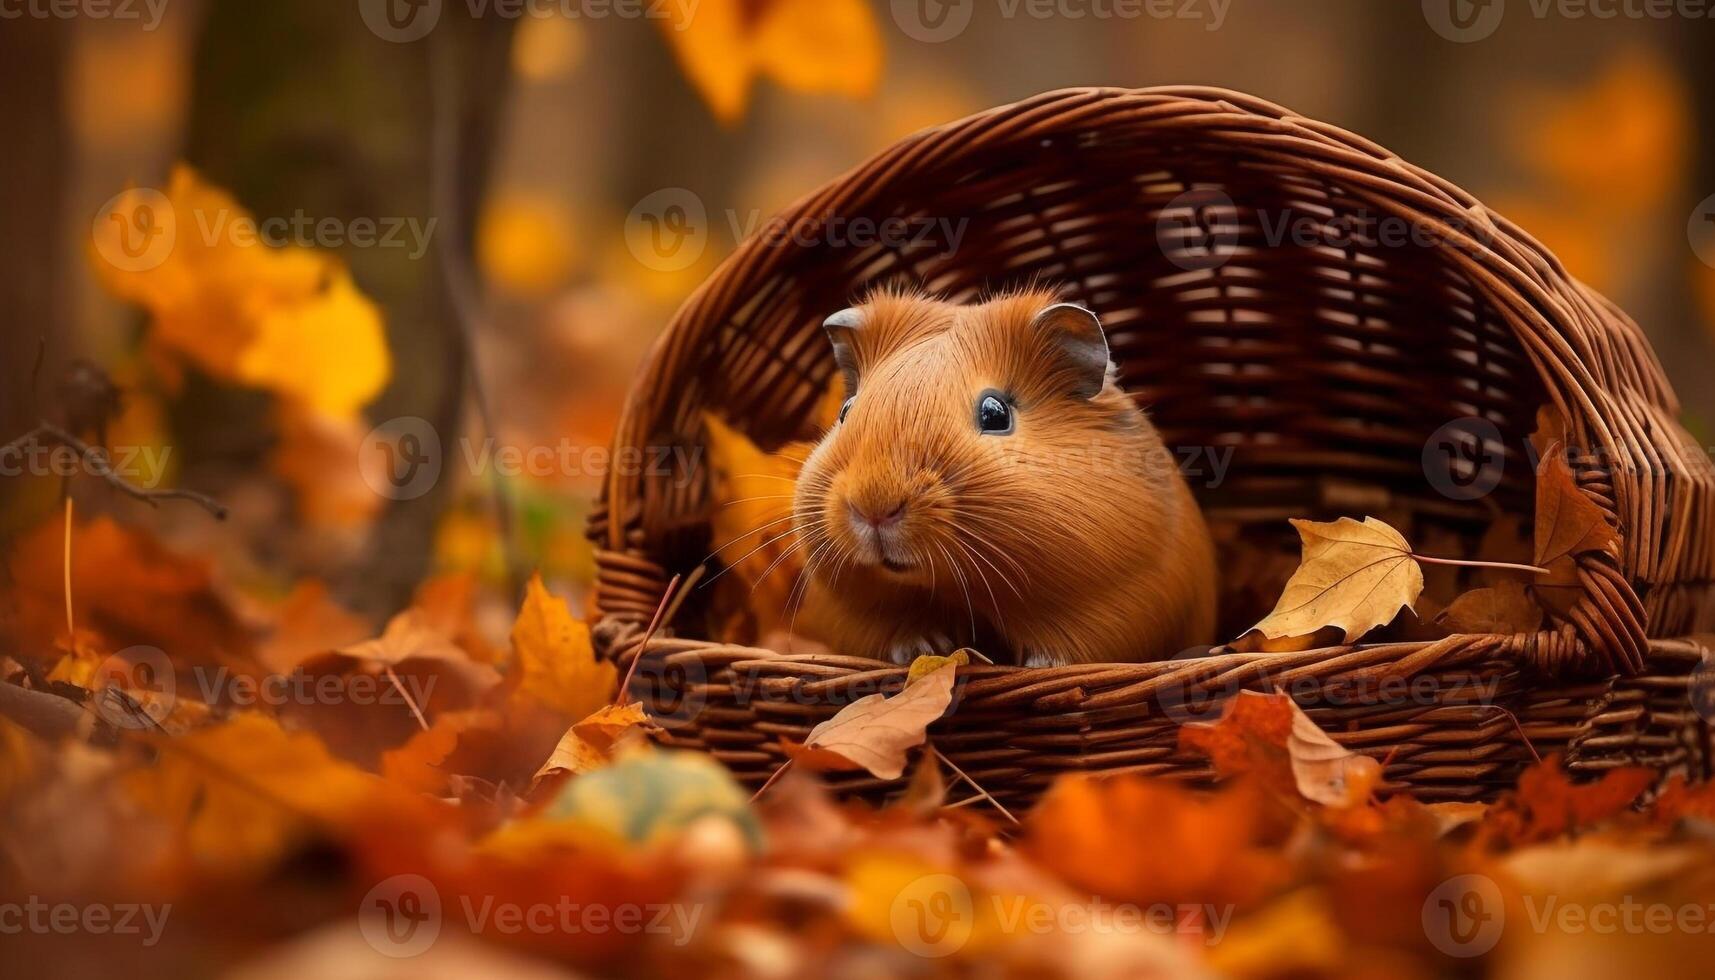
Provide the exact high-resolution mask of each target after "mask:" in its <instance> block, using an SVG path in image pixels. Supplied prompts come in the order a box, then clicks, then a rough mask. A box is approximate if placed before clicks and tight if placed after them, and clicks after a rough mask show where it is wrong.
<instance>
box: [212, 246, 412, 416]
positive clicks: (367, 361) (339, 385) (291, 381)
mask: <svg viewBox="0 0 1715 980" xmlns="http://www.w3.org/2000/svg"><path fill="white" fill-rule="evenodd" d="M391 370H392V369H391V362H390V358H389V355H388V352H387V338H386V336H385V333H384V331H383V328H382V319H381V310H380V309H379V308H377V307H376V305H375V304H374V303H372V302H370V300H369V298H368V297H367V296H364V295H363V294H362V293H361V292H359V291H358V289H357V285H356V284H355V283H353V282H352V281H351V274H350V273H349V272H347V271H346V270H345V269H344V268H336V269H331V270H330V271H329V273H328V277H327V279H326V281H325V282H324V283H323V285H322V288H321V289H320V290H319V291H317V292H314V293H309V294H306V295H303V296H300V297H296V302H292V303H282V304H278V305H274V306H271V307H269V308H267V309H265V310H263V311H261V312H260V313H259V314H258V316H257V319H256V335H255V337H254V338H253V339H252V340H251V342H250V345H249V346H248V347H246V348H245V349H244V353H243V354H242V355H240V357H239V359H238V368H237V378H238V380H240V381H242V382H244V383H246V384H249V385H252V386H254V387H257V388H266V389H268V390H270V391H275V392H279V393H280V394H282V395H286V396H289V397H291V398H293V399H295V400H297V401H298V402H301V403H302V404H304V405H305V406H307V407H308V408H309V409H311V410H312V411H314V412H317V413H319V414H322V415H328V416H332V417H334V418H349V417H352V416H355V415H356V414H357V412H358V410H360V409H361V408H363V406H364V405H367V404H369V402H370V400H371V399H373V398H374V397H375V396H376V395H377V394H379V393H380V391H381V387H382V385H384V384H386V382H387V377H388V375H389V374H390V372H391Z"/></svg>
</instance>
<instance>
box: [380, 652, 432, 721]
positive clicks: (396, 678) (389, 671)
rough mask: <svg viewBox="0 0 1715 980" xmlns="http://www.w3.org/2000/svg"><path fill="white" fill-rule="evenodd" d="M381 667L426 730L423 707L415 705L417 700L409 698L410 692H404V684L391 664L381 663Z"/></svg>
mask: <svg viewBox="0 0 1715 980" xmlns="http://www.w3.org/2000/svg"><path fill="white" fill-rule="evenodd" d="M381 669H382V670H383V671H386V673H387V679H388V680H390V681H392V682H393V689H394V690H395V691H398V692H399V696H400V697H402V698H404V699H405V704H406V706H407V707H409V708H410V709H411V713H412V714H414V715H416V716H417V724H418V725H420V726H422V729H423V731H425V732H426V731H428V730H429V721H428V719H426V718H424V717H423V709H422V708H419V707H417V702H416V701H414V700H412V699H411V695H410V694H408V693H406V691H405V685H404V684H403V683H402V682H400V680H399V675H398V674H395V673H394V672H393V665H392V664H383V665H382V667H381Z"/></svg>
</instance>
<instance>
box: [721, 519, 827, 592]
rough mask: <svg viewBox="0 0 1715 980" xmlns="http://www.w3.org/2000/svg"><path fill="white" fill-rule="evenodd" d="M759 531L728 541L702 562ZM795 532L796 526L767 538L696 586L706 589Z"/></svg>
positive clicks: (805, 526)
mask: <svg viewBox="0 0 1715 980" xmlns="http://www.w3.org/2000/svg"><path fill="white" fill-rule="evenodd" d="M795 516H797V515H795V514H788V515H786V516H785V517H783V518H781V519H780V520H791V519H792V518H793V517H795ZM780 520H775V521H769V522H768V524H778V523H780ZM818 523H819V522H818ZM768 524H764V525H763V526H762V527H767V526H768ZM814 526H815V525H812V524H806V525H804V529H805V530H808V529H809V528H811V527H814ZM761 531H762V528H761V527H759V528H757V529H756V530H754V531H750V532H747V533H746V534H743V535H740V536H739V537H738V538H736V539H734V540H732V541H728V542H727V543H726V544H724V545H721V546H720V547H719V548H716V549H715V550H714V551H712V552H710V553H709V557H708V558H704V559H703V561H708V560H709V558H713V557H714V556H715V555H718V554H720V553H721V552H722V551H725V550H726V549H727V548H730V547H732V546H733V545H735V544H737V543H738V542H740V541H743V540H745V539H746V538H748V537H750V536H751V535H752V534H757V533H761ZM797 532H798V528H797V527H796V526H794V527H789V528H787V529H786V530H784V531H782V532H780V533H779V534H776V535H775V536H773V537H771V538H769V539H768V540H767V541H764V542H762V543H761V544H759V545H757V546H756V547H754V548H752V549H750V550H749V551H747V552H745V553H744V554H742V555H739V556H738V557H737V558H736V559H734V560H732V561H730V562H727V564H726V567H725V568H722V569H721V570H720V571H718V572H716V573H715V574H713V575H711V576H709V577H708V578H707V579H704V580H703V584H702V585H700V586H698V588H708V586H709V585H710V583H712V582H714V580H715V579H718V578H720V577H721V576H722V575H725V574H726V573H728V572H730V571H732V570H733V569H734V568H737V567H738V566H739V565H740V564H741V563H742V562H743V561H744V560H745V559H746V558H749V557H750V556H751V555H754V554H756V553H757V552H758V551H761V550H762V549H764V548H766V547H768V546H769V545H771V544H773V543H774V542H776V541H779V540H780V539H781V538H786V537H791V536H792V535H793V534H796V533H797Z"/></svg>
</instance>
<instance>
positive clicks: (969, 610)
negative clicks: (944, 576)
mask: <svg viewBox="0 0 1715 980" xmlns="http://www.w3.org/2000/svg"><path fill="white" fill-rule="evenodd" d="M935 549H936V550H937V551H939V552H941V557H942V558H943V559H944V560H945V561H946V562H947V570H948V571H950V572H952V573H953V575H954V577H956V578H957V579H958V580H959V590H960V591H961V592H963V593H964V594H965V612H966V614H968V615H969V616H970V618H971V632H970V635H971V637H972V638H973V639H974V638H975V637H976V635H977V607H976V605H975V604H973V603H972V602H971V589H970V586H969V585H967V584H966V583H965V573H964V572H963V571H961V570H960V569H959V564H958V562H955V561H954V560H953V556H952V555H949V554H947V549H946V548H945V547H944V546H943V545H942V544H941V542H939V541H937V542H935Z"/></svg>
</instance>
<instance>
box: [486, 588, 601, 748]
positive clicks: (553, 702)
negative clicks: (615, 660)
mask: <svg viewBox="0 0 1715 980" xmlns="http://www.w3.org/2000/svg"><path fill="white" fill-rule="evenodd" d="M512 653H513V657H514V660H513V663H514V664H516V667H517V670H518V688H517V691H516V693H517V696H520V697H527V698H530V699H532V700H535V701H538V702H540V703H542V704H544V705H546V706H548V707H550V708H552V709H554V710H555V711H558V712H561V713H562V714H565V715H568V716H570V717H572V718H587V717H589V716H590V715H591V714H594V713H595V711H596V709H598V708H600V707H602V706H603V705H605V704H607V703H608V702H610V701H612V700H613V694H614V689H615V688H616V687H617V686H618V684H619V678H618V676H617V673H618V672H617V671H616V670H615V669H614V666H613V664H611V663H608V662H606V661H600V660H597V659H596V657H595V648H594V647H593V646H592V645H591V644H590V628H589V627H588V626H587V625H585V624H584V623H583V622H582V621H581V620H579V619H578V618H577V617H575V616H573V615H572V611H571V609H570V608H569V607H568V606H567V605H566V601H565V600H564V599H561V598H559V597H558V596H556V595H554V594H553V593H551V592H549V591H548V589H547V587H546V586H544V585H543V584H542V576H541V575H539V574H538V575H533V576H531V578H530V584H529V586H528V587H527V588H526V589H525V594H524V608H522V609H520V610H519V611H518V620H517V622H515V623H513V625H512Z"/></svg>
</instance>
